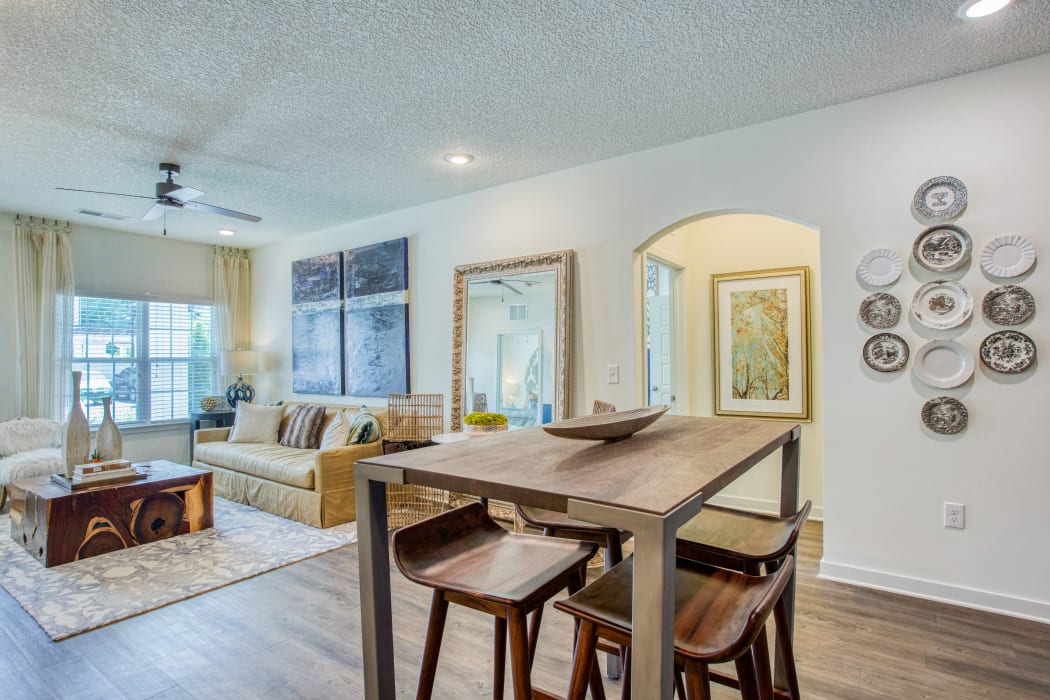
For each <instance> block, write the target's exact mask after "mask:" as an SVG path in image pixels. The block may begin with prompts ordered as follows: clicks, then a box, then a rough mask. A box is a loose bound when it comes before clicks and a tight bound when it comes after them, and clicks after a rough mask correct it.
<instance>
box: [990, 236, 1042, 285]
mask: <svg viewBox="0 0 1050 700" xmlns="http://www.w3.org/2000/svg"><path fill="white" fill-rule="evenodd" d="M1034 264H1035V248H1034V247H1032V244H1031V243H1029V242H1028V239H1027V238H1025V237H1024V236H999V237H998V238H995V239H993V240H992V242H991V243H989V244H988V245H986V246H985V247H984V250H982V251H981V267H982V268H984V271H985V272H987V273H988V274H989V275H991V276H992V277H1017V276H1018V275H1023V274H1024V273H1026V272H1028V270H1029V268H1031V267H1032V265H1034Z"/></svg>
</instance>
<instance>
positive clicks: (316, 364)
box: [292, 306, 343, 396]
mask: <svg viewBox="0 0 1050 700" xmlns="http://www.w3.org/2000/svg"><path fill="white" fill-rule="evenodd" d="M342 322H343V319H342V310H341V309H340V308H339V307H338V306H333V307H332V308H329V309H322V310H318V311H301V310H297V309H295V308H293V310H292V391H293V392H295V393H297V394H328V395H335V396H338V395H339V394H342V393H343V358H342V352H341V348H342V338H343V328H342Z"/></svg>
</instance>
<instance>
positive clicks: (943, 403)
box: [922, 396, 970, 435]
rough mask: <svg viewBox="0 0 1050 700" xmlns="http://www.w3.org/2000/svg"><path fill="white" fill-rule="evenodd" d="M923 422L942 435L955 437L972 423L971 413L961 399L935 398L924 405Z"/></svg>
mask: <svg viewBox="0 0 1050 700" xmlns="http://www.w3.org/2000/svg"><path fill="white" fill-rule="evenodd" d="M922 422H923V425H925V426H926V427H927V428H929V429H930V430H932V431H933V432H935V433H938V434H940V435H955V434H956V433H959V432H962V431H963V430H964V429H965V428H966V424H967V423H969V422H970V412H969V411H967V410H966V406H963V403H962V401H960V400H959V399H953V398H952V397H950V396H935V397H934V398H932V399H930V400H929V401H927V402H926V403H924V404H923V405H922Z"/></svg>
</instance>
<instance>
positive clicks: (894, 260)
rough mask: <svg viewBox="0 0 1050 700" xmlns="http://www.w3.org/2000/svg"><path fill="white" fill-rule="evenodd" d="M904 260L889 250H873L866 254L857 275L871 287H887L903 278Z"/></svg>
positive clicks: (858, 267)
mask: <svg viewBox="0 0 1050 700" xmlns="http://www.w3.org/2000/svg"><path fill="white" fill-rule="evenodd" d="M903 269H904V259H903V258H901V256H899V255H897V253H895V252H894V251H892V250H890V249H889V248H873V249H872V250H869V251H868V252H867V253H865V254H864V257H862V258H861V259H860V263H859V264H858V265H857V275H858V276H859V277H860V278H861V279H862V280H864V281H865V282H867V283H868V284H870V285H873V286H875V287H885V286H887V285H890V284H893V283H894V282H896V281H897V280H898V279H900V276H901V270H903Z"/></svg>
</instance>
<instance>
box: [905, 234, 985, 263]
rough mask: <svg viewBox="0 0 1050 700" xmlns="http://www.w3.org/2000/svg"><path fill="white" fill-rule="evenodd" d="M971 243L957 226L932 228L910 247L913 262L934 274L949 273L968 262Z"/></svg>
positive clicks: (971, 247)
mask: <svg viewBox="0 0 1050 700" xmlns="http://www.w3.org/2000/svg"><path fill="white" fill-rule="evenodd" d="M972 250H973V242H972V241H971V240H970V234H968V233H966V231H965V230H963V229H962V228H960V227H958V226H952V225H950V224H942V225H940V226H932V227H930V228H928V229H926V230H925V231H923V232H922V233H920V234H919V236H918V238H916V239H915V245H913V246H912V249H911V254H912V257H914V258H915V262H917V263H919V264H920V265H922V266H923V267H925V268H926V269H927V270H932V271H934V272H951V271H952V270H958V269H959V268H960V267H962V266H963V265H965V264H966V263H968V262H970V252H971V251H972Z"/></svg>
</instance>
